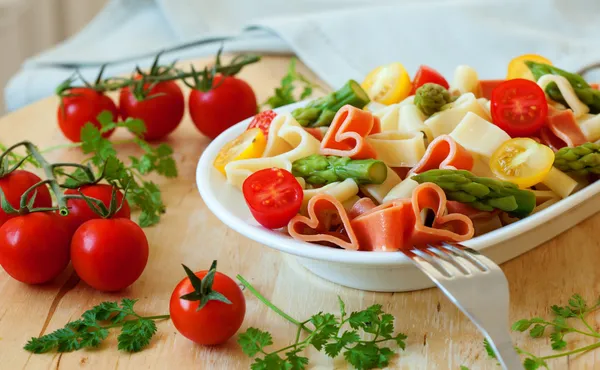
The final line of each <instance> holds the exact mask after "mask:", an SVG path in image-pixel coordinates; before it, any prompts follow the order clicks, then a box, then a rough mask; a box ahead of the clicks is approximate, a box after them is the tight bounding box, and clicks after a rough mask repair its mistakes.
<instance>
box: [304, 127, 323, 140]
mask: <svg viewBox="0 0 600 370" xmlns="http://www.w3.org/2000/svg"><path fill="white" fill-rule="evenodd" d="M304 129H305V130H306V132H308V133H309V134H311V135H312V136H313V137H314V138H315V139H317V140H319V141H321V140H323V131H322V130H321V129H319V128H318V127H305V128H304Z"/></svg>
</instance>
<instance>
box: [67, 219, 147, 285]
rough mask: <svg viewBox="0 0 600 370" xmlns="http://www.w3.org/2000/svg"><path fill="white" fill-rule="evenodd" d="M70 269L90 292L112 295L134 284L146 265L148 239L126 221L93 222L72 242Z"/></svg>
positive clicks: (106, 220) (130, 222)
mask: <svg viewBox="0 0 600 370" xmlns="http://www.w3.org/2000/svg"><path fill="white" fill-rule="evenodd" d="M71 260H72V263H73V268H74V269H75V271H76V272H77V275H79V277H80V278H81V280H83V281H85V282H86V283H87V284H88V285H89V286H91V287H92V288H95V289H98V290H102V291H107V292H114V291H118V290H122V289H125V288H127V287H128V286H130V285H131V284H133V283H134V282H135V281H136V280H137V279H138V278H139V277H140V275H142V272H144V268H145V267H146V263H147V262H148V239H146V235H144V232H143V231H142V229H141V228H140V227H139V226H138V225H137V224H136V223H135V222H133V221H131V220H128V219H126V218H112V219H95V220H89V221H87V222H86V223H84V224H83V225H81V226H80V227H79V228H78V229H77V231H76V232H75V234H74V235H73V239H72V240H71Z"/></svg>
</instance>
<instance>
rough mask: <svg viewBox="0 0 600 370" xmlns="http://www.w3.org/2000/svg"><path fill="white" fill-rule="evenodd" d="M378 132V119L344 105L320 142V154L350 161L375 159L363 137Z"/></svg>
mask: <svg viewBox="0 0 600 370" xmlns="http://www.w3.org/2000/svg"><path fill="white" fill-rule="evenodd" d="M380 131H381V124H380V122H379V118H377V117H375V116H373V115H372V114H371V113H369V112H367V111H364V110H362V109H358V108H355V107H353V106H351V105H345V106H343V107H342V108H340V110H339V111H338V112H337V113H336V115H335V117H334V118H333V121H332V122H331V126H329V130H327V133H326V134H325V136H324V137H323V140H322V141H321V154H324V155H337V156H341V157H350V158H352V159H368V158H376V156H377V153H376V152H375V149H373V147H372V146H371V145H370V144H369V143H367V141H366V140H365V137H366V136H367V135H370V134H375V133H378V132H380Z"/></svg>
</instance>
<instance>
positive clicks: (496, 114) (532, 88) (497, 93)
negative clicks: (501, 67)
mask: <svg viewBox="0 0 600 370" xmlns="http://www.w3.org/2000/svg"><path fill="white" fill-rule="evenodd" d="M510 89H519V91H521V93H522V92H523V90H527V94H528V95H537V96H534V99H535V98H537V99H538V102H537V104H536V106H537V109H536V111H535V112H536V113H537V116H536V117H534V119H533V120H530V121H529V122H525V121H519V122H518V123H517V124H515V123H514V122H510V120H509V118H506V117H505V115H504V114H503V109H510V106H509V107H507V106H506V103H504V102H503V101H502V100H503V97H504V95H505V93H506V92H507V90H510ZM512 99H516V98H515V97H512ZM528 101H529V102H531V101H532V100H531V98H528ZM490 102H491V104H490V107H491V115H492V121H493V123H494V124H495V125H496V126H498V127H500V128H501V129H502V130H504V131H505V132H506V133H507V134H508V135H510V137H513V138H514V137H529V136H535V135H536V134H537V133H538V132H539V131H540V129H541V128H542V126H544V122H546V119H547V118H548V103H547V101H546V94H545V93H544V90H542V88H541V87H539V86H538V85H537V84H536V83H535V82H533V81H530V80H525V79H522V78H515V79H512V80H507V81H504V82H503V83H501V84H499V85H498V86H497V87H496V88H495V89H494V90H493V91H492V99H491V100H490Z"/></svg>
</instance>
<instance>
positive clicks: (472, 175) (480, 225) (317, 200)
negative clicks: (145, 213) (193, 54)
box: [214, 55, 600, 251]
mask: <svg viewBox="0 0 600 370" xmlns="http://www.w3.org/2000/svg"><path fill="white" fill-rule="evenodd" d="M598 113H600V90H599V89H598V86H597V85H595V84H589V83H587V82H586V81H585V80H584V79H583V78H582V77H581V76H579V75H577V74H574V73H570V72H567V71H564V70H562V69H560V68H557V67H555V66H553V65H552V63H551V62H550V61H549V60H547V59H545V58H543V57H541V56H538V55H523V56H520V57H517V58H515V59H514V60H512V61H511V62H510V64H509V66H508V73H507V76H506V78H505V79H504V80H480V79H479V78H478V75H477V72H476V71H475V70H474V69H473V68H471V67H469V66H459V67H457V68H456V70H455V73H454V78H453V80H452V83H451V84H450V83H448V82H447V80H446V79H445V78H444V77H443V76H442V75H441V74H439V73H438V72H436V71H435V70H434V69H432V68H430V67H427V66H421V67H420V68H419V70H418V72H417V74H416V75H415V77H414V78H413V79H412V80H411V79H410V77H409V75H408V73H407V72H406V70H405V69H404V67H403V66H402V65H401V64H400V63H392V64H389V65H385V66H381V67H378V68H376V69H375V70H373V71H372V72H371V73H370V74H369V75H368V76H367V77H366V78H365V80H364V81H363V82H362V84H359V83H358V82H356V81H353V80H350V81H348V82H347V83H346V84H345V85H344V86H343V87H342V88H340V89H339V90H337V91H334V92H332V93H330V94H329V95H326V96H324V97H322V98H318V99H315V100H312V101H310V102H308V103H307V104H306V105H304V106H303V107H300V108H297V109H295V110H294V111H292V112H291V113H281V114H277V113H275V112H273V111H266V112H262V113H259V114H258V115H256V116H255V117H254V118H253V120H252V122H251V123H250V125H249V126H248V129H247V130H246V131H245V132H243V133H242V134H241V135H240V136H239V137H237V138H236V139H234V140H232V141H231V142H229V143H227V144H226V145H225V146H224V147H223V148H222V149H221V150H220V152H219V154H218V155H217V157H216V159H215V161H214V167H215V168H216V169H217V170H219V171H220V172H221V173H222V174H223V175H224V176H226V178H227V182H228V183H229V184H231V185H233V186H235V187H237V188H239V189H240V190H241V191H242V192H243V195H244V198H245V200H246V203H247V205H248V207H249V209H250V211H251V213H252V215H253V216H254V218H255V219H256V220H257V222H258V223H259V224H261V225H262V226H264V227H266V228H269V229H281V231H282V232H286V233H288V234H289V235H290V236H291V237H292V238H294V239H297V240H301V241H306V242H311V243H318V244H321V245H324V246H328V247H336V248H343V249H347V250H359V251H398V250H403V249H406V248H411V247H412V246H415V245H416V246H419V245H424V244H427V243H435V242H441V241H448V242H461V241H465V240H468V239H470V238H473V237H474V236H477V235H482V234H484V233H487V232H490V231H492V230H495V229H498V228H501V227H503V226H505V225H507V224H510V223H513V222H516V221H518V220H520V219H523V218H525V217H528V216H529V215H532V214H534V213H536V212H539V211H540V210H542V209H544V208H547V207H549V206H551V205H552V204H554V203H556V202H558V201H560V200H561V199H562V198H565V197H567V196H569V195H571V194H573V193H574V192H576V191H578V190H579V189H581V188H582V187H584V186H586V185H588V184H589V183H590V182H592V181H594V180H595V179H596V178H597V175H598V174H600V144H598V143H597V141H598V140H600V115H599V114H598Z"/></svg>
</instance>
